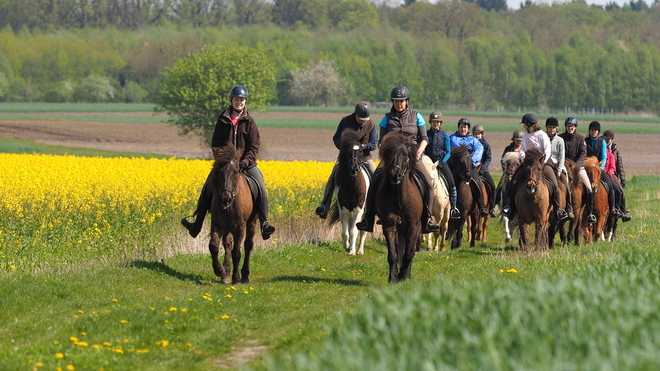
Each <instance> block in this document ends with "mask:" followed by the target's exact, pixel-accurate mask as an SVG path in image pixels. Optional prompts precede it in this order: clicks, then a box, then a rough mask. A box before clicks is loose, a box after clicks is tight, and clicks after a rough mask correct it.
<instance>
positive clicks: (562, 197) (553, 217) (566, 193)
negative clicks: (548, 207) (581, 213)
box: [548, 161, 575, 249]
mask: <svg viewBox="0 0 660 371" xmlns="http://www.w3.org/2000/svg"><path fill="white" fill-rule="evenodd" d="M564 166H565V167H566V169H567V173H568V174H570V173H571V172H572V171H574V170H575V163H574V162H572V161H571V163H569V164H567V163H564ZM553 168H554V170H553V171H555V174H557V172H558V171H557V166H556V164H555V165H554V166H553ZM565 176H566V174H563V173H562V174H560V175H558V176H557V186H558V189H556V190H555V191H556V192H559V207H560V208H562V209H566V200H567V198H568V197H570V190H569V189H566V187H565V186H564V183H563V181H562V180H561V179H563V178H562V177H565ZM569 184H570V179H569ZM567 222H568V219H564V220H559V218H557V214H556V213H550V226H549V227H548V247H549V248H550V249H554V248H555V236H556V235H557V232H559V237H560V240H561V243H562V245H565V244H566V223H567Z"/></svg>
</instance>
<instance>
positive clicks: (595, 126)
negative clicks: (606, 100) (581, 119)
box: [589, 121, 600, 133]
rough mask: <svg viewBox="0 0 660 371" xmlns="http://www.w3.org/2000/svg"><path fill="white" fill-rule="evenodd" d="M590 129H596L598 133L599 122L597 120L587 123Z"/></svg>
mask: <svg viewBox="0 0 660 371" xmlns="http://www.w3.org/2000/svg"><path fill="white" fill-rule="evenodd" d="M591 129H596V130H598V132H599V133H600V122H598V121H592V122H590V123H589V130H591Z"/></svg>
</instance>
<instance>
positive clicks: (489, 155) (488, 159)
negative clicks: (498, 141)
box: [479, 138, 493, 174]
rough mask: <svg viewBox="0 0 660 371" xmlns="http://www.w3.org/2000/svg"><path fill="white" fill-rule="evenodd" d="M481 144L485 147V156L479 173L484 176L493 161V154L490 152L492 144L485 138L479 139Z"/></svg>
mask: <svg viewBox="0 0 660 371" xmlns="http://www.w3.org/2000/svg"><path fill="white" fill-rule="evenodd" d="M479 142H480V143H481V145H482V146H483V147H484V154H483V155H481V171H479V173H480V174H483V173H487V172H488V166H490V162H491V161H492V160H493V153H492V152H491V150H490V143H488V142H487V141H486V139H485V138H481V139H479Z"/></svg>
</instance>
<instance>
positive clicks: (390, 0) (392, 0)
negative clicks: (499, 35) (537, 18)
mask: <svg viewBox="0 0 660 371" xmlns="http://www.w3.org/2000/svg"><path fill="white" fill-rule="evenodd" d="M428 1H429V2H431V3H435V2H436V1H437V0H428ZM524 1H525V0H507V2H506V3H507V6H508V7H509V9H514V10H517V9H520V3H521V2H524ZM612 1H614V2H615V3H617V4H619V5H620V6H623V4H627V3H630V0H587V4H589V5H592V4H596V5H605V4H609V3H610V2H612ZM644 1H646V4H648V5H649V6H650V5H651V4H653V0H644ZM369 2H370V3H373V4H382V3H387V4H390V5H391V6H398V5H401V4H403V0H369ZM532 2H534V3H542V2H545V3H548V4H552V3H553V2H570V0H565V1H561V0H560V1H557V0H532Z"/></svg>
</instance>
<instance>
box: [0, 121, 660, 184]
mask: <svg viewBox="0 0 660 371" xmlns="http://www.w3.org/2000/svg"><path fill="white" fill-rule="evenodd" d="M95 115H97V114H95ZM98 115H101V114H98ZM105 115H112V114H108V113H105ZM121 115H122V116H126V114H123V113H122V114H121ZM134 115H135V116H139V115H152V113H136V114H134ZM254 116H255V119H256V120H257V123H258V122H259V118H262V117H269V118H285V119H286V118H290V119H294V118H316V119H330V120H337V122H339V120H340V119H341V117H342V116H343V115H342V114H336V113H302V112H272V113H267V114H255V115H254ZM457 121H458V117H446V118H445V122H446V123H453V122H457ZM484 121H488V122H490V123H492V122H497V121H502V122H507V119H493V118H488V119H479V118H476V119H473V120H472V124H473V125H476V124H479V123H480V122H484ZM603 124H604V125H603V126H604V127H607V123H603ZM617 124H623V123H617ZM445 126H446V128H448V129H450V128H449V127H448V126H447V125H445ZM451 129H453V126H452V127H451ZM486 130H488V127H486ZM260 133H261V143H262V144H261V151H260V156H259V157H260V158H261V159H263V160H283V161H293V160H316V161H333V160H334V159H335V158H336V156H337V149H336V148H335V147H334V144H333V143H332V135H333V134H334V131H333V130H314V129H273V128H261V129H260ZM510 135H511V134H510V133H497V132H493V133H488V132H487V133H486V139H487V140H488V141H489V142H490V144H491V147H492V148H493V157H494V158H495V159H497V158H499V157H500V154H501V152H502V150H503V149H504V147H505V146H506V145H507V144H508V143H509V142H510V138H511V136H510ZM0 137H5V138H13V139H29V140H34V141H36V142H40V143H45V144H53V145H63V146H70V147H86V148H97V149H105V150H113V151H126V152H141V153H158V154H165V155H172V156H180V157H189V158H208V157H209V156H210V150H209V149H208V148H207V147H206V146H205V145H203V143H202V141H201V140H200V138H199V137H196V136H191V135H189V136H180V135H179V134H178V129H177V128H176V127H174V126H171V125H168V124H143V123H132V122H125V123H100V122H80V121H59V120H58V121H48V120H43V121H41V120H30V121H27V120H25V121H24V120H0ZM615 142H616V143H617V144H618V146H619V148H620V149H621V152H622V154H623V156H624V161H625V168H626V173H627V174H630V175H635V174H660V158H659V157H658V156H657V155H656V154H654V153H653V152H652V151H653V148H654V146H653V144H654V143H660V135H657V134H656V135H642V134H617V135H616V138H615ZM494 162H495V163H494V164H493V165H492V166H491V171H493V172H498V171H499V166H497V160H495V161H494Z"/></svg>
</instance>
